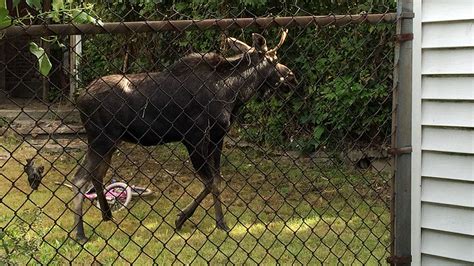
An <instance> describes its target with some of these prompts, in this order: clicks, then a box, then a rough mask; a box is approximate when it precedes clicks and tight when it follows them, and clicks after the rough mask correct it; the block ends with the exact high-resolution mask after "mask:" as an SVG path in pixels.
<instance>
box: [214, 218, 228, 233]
mask: <svg viewBox="0 0 474 266" xmlns="http://www.w3.org/2000/svg"><path fill="white" fill-rule="evenodd" d="M216 227H217V228H218V229H221V230H223V231H225V232H229V231H230V228H229V227H228V226H227V224H226V223H225V222H224V221H218V222H217V223H216Z"/></svg>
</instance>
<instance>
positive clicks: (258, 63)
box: [226, 29, 297, 87]
mask: <svg viewBox="0 0 474 266" xmlns="http://www.w3.org/2000/svg"><path fill="white" fill-rule="evenodd" d="M287 35H288V30H287V29H285V30H283V31H282V34H281V37H280V41H279V42H278V44H277V45H276V46H275V47H274V48H272V49H268V47H267V41H266V40H265V38H264V37H263V36H262V35H260V34H258V33H253V34H252V46H250V45H248V44H246V43H245V42H243V41H240V40H238V39H236V38H232V37H229V38H227V40H226V41H227V44H228V45H229V47H230V48H231V49H232V50H233V51H235V52H237V53H239V56H242V58H244V59H245V58H246V60H245V61H248V64H249V65H252V66H254V67H255V68H256V70H257V73H258V75H259V76H260V78H263V80H264V81H265V84H267V85H270V86H271V87H278V86H280V85H287V86H288V87H294V86H296V84H297V80H296V78H295V75H294V74H293V72H292V71H291V70H290V69H289V68H288V67H287V66H285V65H283V64H281V63H279V61H278V56H277V52H278V49H279V48H280V47H281V46H282V45H283V43H284V42H285V40H286V37H287Z"/></svg>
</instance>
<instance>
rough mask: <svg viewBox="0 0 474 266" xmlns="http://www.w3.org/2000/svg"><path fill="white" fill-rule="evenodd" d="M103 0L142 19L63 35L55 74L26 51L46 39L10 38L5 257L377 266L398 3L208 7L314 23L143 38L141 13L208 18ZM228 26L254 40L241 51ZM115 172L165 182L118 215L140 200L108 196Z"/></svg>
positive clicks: (2, 208)
mask: <svg viewBox="0 0 474 266" xmlns="http://www.w3.org/2000/svg"><path fill="white" fill-rule="evenodd" d="M127 3H128V2H127ZM103 5H104V7H103V9H101V10H102V11H98V12H97V13H98V15H99V16H102V17H106V18H107V21H118V22H120V23H119V24H122V25H125V28H128V30H127V29H125V30H123V33H122V34H120V33H117V32H115V33H110V32H109V33H105V34H92V33H83V34H82V35H81V37H80V38H79V37H78V36H77V35H68V34H62V35H61V34H60V35H61V37H60V38H59V39H58V43H61V44H62V45H61V46H59V45H57V43H51V44H50V51H49V57H50V59H51V62H52V65H53V68H52V70H51V72H50V74H49V75H48V76H47V77H41V75H40V74H39V71H38V65H37V64H38V63H37V61H36V59H35V58H34V57H33V56H32V55H31V54H30V53H29V52H28V43H29V42H30V41H32V40H36V41H40V39H39V37H38V36H39V35H42V34H34V33H33V32H34V31H29V33H33V34H29V35H28V34H17V35H15V36H13V35H7V37H5V38H3V39H2V40H1V41H0V49H3V50H2V51H4V53H3V55H2V57H0V60H1V62H0V63H1V70H0V79H3V82H1V83H0V84H4V86H3V88H0V89H1V90H0V92H1V93H2V100H1V102H0V111H1V113H0V118H1V121H0V125H1V127H2V136H1V137H0V140H1V142H0V164H1V170H0V179H1V182H2V186H1V187H0V196H1V201H0V212H1V216H0V227H1V231H0V241H1V245H0V246H1V247H0V259H1V261H2V262H6V263H20V264H23V263H44V264H46V263H66V262H68V263H79V264H86V263H95V262H97V263H106V264H109V263H119V264H130V263H137V264H138V263H140V264H143V263H150V262H155V263H158V264H169V263H178V264H191V263H196V264H203V263H215V264H221V263H233V264H260V263H263V264H274V263H282V264H289V263H296V264H337V263H343V264H369V263H370V264H373V263H380V262H383V261H384V260H385V258H386V257H388V256H389V250H390V244H391V240H390V219H391V218H390V182H391V165H390V164H391V160H390V158H389V156H388V154H387V148H388V147H389V146H390V138H391V131H390V127H391V112H392V110H391V101H392V98H391V94H392V83H393V81H392V72H393V58H394V55H393V46H394V45H393V36H394V33H395V21H394V20H393V19H387V17H390V16H393V14H391V13H388V12H389V11H390V10H389V9H386V10H384V11H385V13H384V14H371V15H367V14H362V15H355V16H349V15H345V16H335V15H327V16H323V18H324V19H326V20H325V21H326V22H324V23H320V22H321V21H322V20H315V19H314V18H313V19H312V20H311V21H309V20H308V21H307V23H301V20H298V19H302V18H303V16H310V15H311V16H312V14H311V13H310V12H309V11H304V10H302V9H301V8H295V7H294V6H291V7H290V6H288V7H286V6H285V7H284V8H281V9H278V8H271V7H268V8H267V9H262V8H261V7H260V9H259V10H264V12H256V13H253V12H252V10H249V9H246V8H244V9H237V8H233V7H231V6H225V5H224V6H223V7H222V10H220V11H219V12H217V11H216V12H215V13H206V16H205V17H206V18H219V17H222V16H221V15H222V14H225V15H226V17H227V18H233V19H237V18H246V17H256V16H258V17H260V18H263V17H267V18H270V21H273V22H275V21H277V19H276V17H277V16H279V17H287V16H292V17H293V20H292V21H297V20H298V21H300V22H298V23H293V22H291V23H288V24H287V25H278V23H270V24H268V25H259V27H255V26H257V25H256V23H254V24H253V25H249V26H245V27H240V26H239V25H240V24H239V23H238V22H235V23H233V24H230V25H228V26H225V27H201V26H197V27H196V26H195V27H193V24H197V23H198V22H197V21H189V20H188V22H189V23H190V24H189V25H190V26H185V27H181V28H180V26H179V23H176V24H172V25H173V27H172V28H173V29H171V30H166V31H160V30H157V29H156V28H153V27H151V26H150V27H149V28H148V30H140V31H138V32H134V30H133V29H134V28H133V25H132V24H130V23H128V22H130V21H140V20H143V19H147V20H152V19H154V20H156V21H167V22H169V21H171V20H186V19H196V18H202V17H203V15H202V14H200V13H196V12H198V11H199V10H198V11H196V10H191V11H190V10H188V9H189V8H190V7H189V6H186V5H184V6H179V5H176V6H173V8H171V10H167V11H163V10H156V9H155V10H144V9H138V6H133V5H131V6H128V8H124V9H116V8H112V7H110V6H108V5H109V4H103ZM188 11H189V12H188ZM101 12H102V13H103V14H102V13H101ZM199 12H202V10H201V11H199ZM209 12H210V11H209ZM185 14H189V15H185ZM297 15H299V16H297ZM200 16H201V17H200ZM368 17H370V21H369V19H368ZM341 19H342V20H341ZM217 21H219V20H217ZM217 21H215V23H217ZM236 21H237V20H236ZM318 21H319V22H318ZM328 21H329V22H328ZM341 21H344V22H341ZM45 23H46V22H45ZM44 25H49V24H44ZM70 25H72V24H70ZM144 25H146V24H144ZM150 25H151V21H150ZM63 26H65V27H67V25H63ZM107 27H108V26H107V25H104V26H103V27H102V28H105V29H107V30H110V29H111V28H110V27H108V28H107ZM25 28H28V26H26V27H25ZM25 28H24V29H25ZM282 28H288V29H289V31H288V37H287V38H286V41H285V42H284V43H283V44H282V46H281V47H280V48H279V49H278V51H277V53H276V54H277V57H275V56H274V55H275V54H274V53H268V49H271V48H272V47H275V46H276V45H277V43H278V42H279V40H280V36H281V34H282ZM62 29H66V28H62ZM74 29H75V30H76V31H77V29H78V27H76V26H74ZM81 29H82V28H81ZM107 30H106V31H107ZM52 32H56V33H57V31H52ZM66 32H67V31H66ZM252 33H259V34H261V35H252ZM50 34H51V31H50V32H49V34H46V35H44V37H47V36H48V35H50ZM228 37H235V38H236V39H238V40H240V41H242V43H246V44H247V45H248V46H249V47H247V48H251V50H246V49H245V51H244V50H240V51H232V49H231V46H232V45H234V46H237V45H235V44H236V43H235V41H229V42H227V43H226V42H225V40H226V38H228ZM261 38H265V39H266V42H267V50H265V45H263V43H262V40H263V39H261ZM242 47H244V48H245V46H238V48H240V49H242ZM278 63H279V64H280V65H278ZM282 65H284V66H282ZM290 70H291V72H289V71H290ZM112 74H113V76H110V75H112ZM292 75H294V76H295V78H296V80H294V79H292V78H293V77H292ZM280 81H282V82H280ZM45 88H47V89H48V90H47V93H44V90H45ZM134 142H138V143H140V144H142V145H137V144H134ZM221 153H222V154H221ZM30 158H32V159H33V160H32V162H33V163H34V164H31V163H30V164H27V159H30ZM39 166H43V167H44V170H43V171H40V170H39V169H40V168H39ZM35 178H36V179H41V184H40V185H39V187H38V189H37V190H32V187H33V188H34V185H31V183H29V179H30V181H31V180H34V179H35ZM219 180H220V181H219ZM117 182H121V183H124V184H125V187H127V186H138V187H142V188H144V189H149V190H151V191H152V193H151V194H149V195H144V194H141V195H140V194H134V195H133V196H132V199H131V201H130V202H129V203H127V204H126V206H125V208H123V209H122V210H120V211H117V212H113V213H112V216H113V220H110V221H106V220H109V219H110V218H111V217H109V213H107V212H106V211H105V210H106V209H107V206H109V204H110V205H112V204H114V205H117V206H119V207H121V206H122V205H124V201H125V198H126V197H125V196H126V195H125V194H127V193H128V194H130V191H128V192H127V191H126V190H124V189H123V190H117V191H115V190H113V191H112V190H110V189H109V190H106V191H108V192H106V193H105V194H106V197H104V198H103V199H104V201H103V202H102V203H103V204H101V203H99V202H98V199H99V198H101V191H103V190H104V189H106V187H107V186H108V185H110V184H112V183H113V184H117ZM64 185H70V186H71V187H70V188H68V187H66V186H64ZM91 187H92V188H91ZM71 188H72V190H71ZM111 191H112V192H111ZM74 199H75V200H74ZM78 202H81V203H82V205H81V206H83V208H82V215H81V217H83V219H82V218H81V220H76V222H77V221H79V224H81V223H83V224H84V226H83V230H84V233H82V231H81V229H78V228H79V227H80V226H79V227H78V226H77V223H76V222H75V220H74V217H75V214H79V213H78V210H80V209H78V206H79V205H78ZM190 202H195V203H196V204H194V205H193V204H191V205H188V204H189V203H190ZM219 205H222V207H219ZM220 208H222V209H223V217H224V220H222V219H221V218H222V217H220V215H219V212H220ZM101 209H104V212H102V211H101ZM186 210H187V211H186ZM188 216H189V217H188ZM177 217H178V220H179V221H178V222H176V218H177ZM180 217H181V220H180V219H179V218H180ZM183 217H185V218H186V219H185V218H183ZM181 222H183V223H181ZM78 230H79V233H78Z"/></svg>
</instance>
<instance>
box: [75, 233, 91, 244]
mask: <svg viewBox="0 0 474 266" xmlns="http://www.w3.org/2000/svg"><path fill="white" fill-rule="evenodd" d="M76 241H77V242H78V243H79V244H81V245H84V244H85V243H87V241H89V238H87V237H86V236H85V235H77V236H76Z"/></svg>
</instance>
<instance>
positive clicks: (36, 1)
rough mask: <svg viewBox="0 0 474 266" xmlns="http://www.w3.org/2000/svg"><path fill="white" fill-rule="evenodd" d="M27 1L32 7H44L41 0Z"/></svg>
mask: <svg viewBox="0 0 474 266" xmlns="http://www.w3.org/2000/svg"><path fill="white" fill-rule="evenodd" d="M26 3H27V4H28V5H29V6H30V7H33V8H36V9H41V8H42V5H41V0H26Z"/></svg>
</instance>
